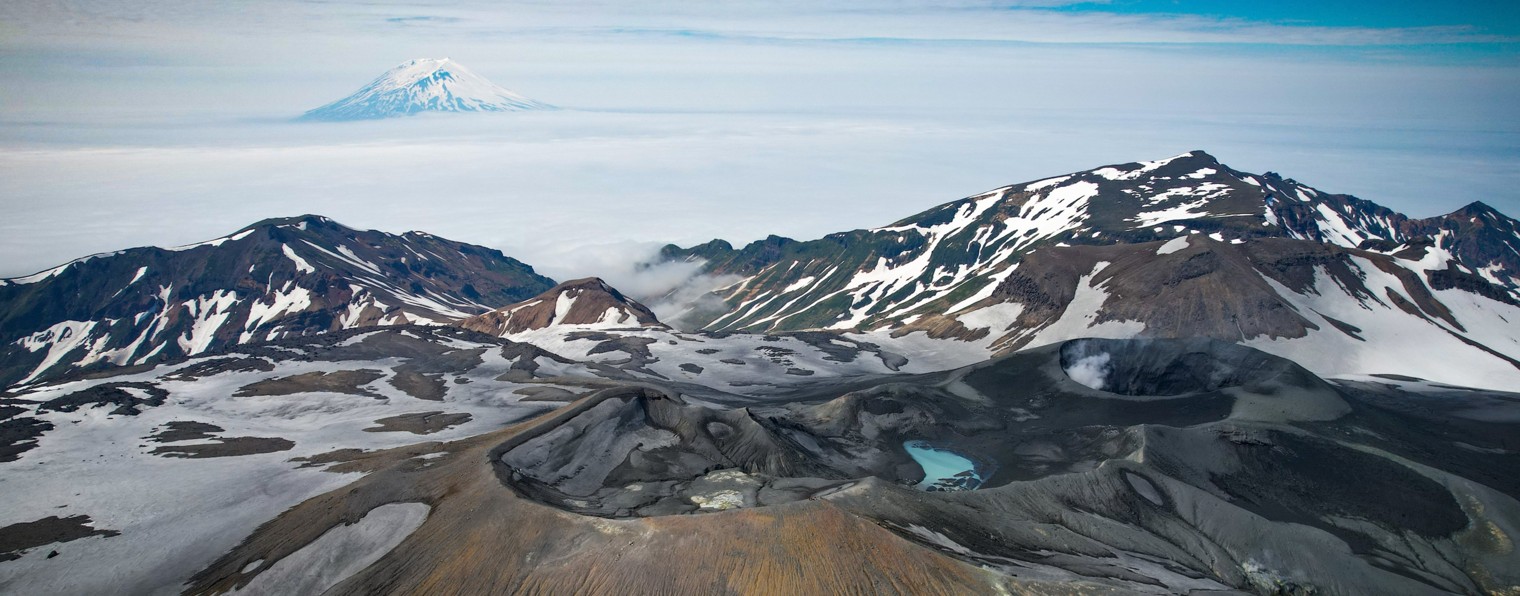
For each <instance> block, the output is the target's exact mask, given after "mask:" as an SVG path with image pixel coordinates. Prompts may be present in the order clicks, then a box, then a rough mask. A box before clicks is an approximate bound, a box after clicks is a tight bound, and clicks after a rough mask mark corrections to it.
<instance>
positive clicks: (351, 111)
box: [301, 58, 554, 121]
mask: <svg viewBox="0 0 1520 596" xmlns="http://www.w3.org/2000/svg"><path fill="white" fill-rule="evenodd" d="M548 109H554V106H551V105H549V104H546V103H542V102H538V101H534V100H531V99H528V98H526V97H523V96H521V95H518V94H516V93H513V92H511V91H508V90H506V89H503V88H501V87H498V86H497V85H496V84H494V83H492V82H491V81H488V80H486V79H485V77H482V76H480V75H478V74H475V73H474V72H471V71H470V69H468V68H465V67H464V65H463V64H460V63H458V62H454V61H453V60H449V59H448V58H421V59H417V60H411V61H408V62H405V63H402V64H401V65H400V66H397V67H395V68H392V69H390V70H388V71H386V73H385V74H383V75H380V77H379V78H377V79H375V80H374V81H371V82H370V83H369V84H368V85H365V86H364V87H362V88H360V89H359V90H358V91H355V92H354V93H353V94H351V95H349V96H348V97H345V98H343V99H340V100H338V101H335V102H332V103H330V104H327V105H325V106H322V107H320V108H317V109H314V110H311V111H309V112H306V114H304V115H302V116H301V119H302V120H329V121H340V120H372V119H377V118H391V117H394V116H409V115H412V114H418V113H422V112H516V111H522V110H548Z"/></svg>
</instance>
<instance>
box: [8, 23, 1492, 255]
mask: <svg viewBox="0 0 1520 596" xmlns="http://www.w3.org/2000/svg"><path fill="white" fill-rule="evenodd" d="M1504 4H1505V3H1495V2H1457V3H1438V2H1427V1H1420V2H1414V1H1404V2H1391V3H1390V2H1379V3H1374V2H1370V1H1360V2H1350V3H1341V4H1340V5H1339V6H1337V7H1325V6H1320V5H1319V4H1317V3H1311V2H1299V1H1296V0H1295V1H1290V2H1283V3H1274V4H1273V6H1271V7H1260V6H1253V7H1224V6H1219V3H1213V2H1203V1H1202V0H1196V1H1191V0H1181V1H1159V0H1158V1H1149V0H1133V1H1126V0H1114V1H1113V2H1065V1H1062V0H1035V1H1030V2H1019V1H1014V2H1001V3H992V2H980V1H975V0H964V1H952V2H913V1H906V0H904V1H897V2H888V3H881V2H865V1H864V0H825V1H823V2H800V1H794V0H775V1H770V2H760V3H754V2H730V1H720V2H710V3H702V4H701V5H698V6H692V5H689V4H688V3H677V2H638V3H622V2H611V1H606V2H601V1H596V0H581V1H576V2H518V3H510V4H505V5H503V4H496V3H488V2H475V1H473V0H462V1H458V2H447V3H438V4H423V3H415V2H379V3H371V2H364V3H360V2H297V1H278V2H259V3H251V4H238V5H228V4H226V3H197V2H188V1H183V0H155V1H149V2H108V1H104V0H90V1H83V2H56V1H46V2H24V3H23V2H16V3H7V4H5V5H3V6H0V75H3V76H4V77H5V80H6V81H7V82H8V84H7V85H6V86H4V87H3V88H0V200H3V201H4V205H3V206H4V209H5V211H6V213H7V217H6V218H5V220H4V221H3V222H0V255H4V257H5V258H4V260H3V261H0V276H13V275H25V274H28V273H31V272H34V271H37V270H40V269H44V268H47V267H50V266H53V265H56V264H59V263H62V262H65V261H67V260H70V259H72V258H75V257H78V256H82V255H85V254H89V253H95V252H103V251H110V250H116V249H120V248H126V247H130V246H139V245H160V246H168V245H177V244H186V243H191V242H195V241H198V240H202V239H206V238H211V237H215V236H220V235H223V234H226V233H229V232H231V231H233V230H236V229H238V228H240V227H243V226H245V225H247V224H250V223H252V222H254V221H257V220H260V219H264V218H268V217H278V216H288V215H296V214H300V213H319V214H322V215H326V216H329V217H332V218H334V219H336V220H338V221H340V222H342V223H344V224H347V225H350V226H354V227H361V228H376V229H382V230H386V231H391V232H397V233H399V232H402V231H406V230H411V229H417V230H425V231H428V232H431V233H434V234H438V235H441V236H445V237H449V238H452V239H456V240H461V241H466V242H474V243H478V244H484V245H488V246H493V247H496V248H501V249H502V250H504V251H505V252H507V254H509V255H512V256H514V257H517V258H519V259H521V260H523V261H525V262H527V263H529V264H532V265H535V266H538V267H539V268H540V270H541V271H544V272H545V273H546V274H548V275H551V276H554V277H557V278H561V279H565V278H569V277H575V276H580V275H587V274H600V273H602V272H603V271H606V270H608V269H617V268H618V267H623V266H626V264H627V262H628V260H629V258H630V257H632V256H638V255H639V254H644V253H642V252H641V251H647V250H650V249H651V247H654V246H658V245H659V244H662V243H664V242H676V243H681V244H693V243H698V242H703V241H706V240H708V239H711V238H724V239H727V240H729V241H731V242H733V243H735V244H741V243H744V242H748V241H750V240H754V239H757V238H760V237H763V236H765V235H766V234H779V235H785V236H791V237H794V238H800V239H806V238H815V237H818V236H820V235H822V234H826V233H829V232H834V231H840V230H847V229H853V228H861V227H872V226H880V225H885V224H887V223H890V222H892V221H894V220H897V219H900V218H902V217H904V216H907V215H910V214H913V213H916V212H919V211H922V210H923V209H926V208H928V207H930V206H933V205H936V204H939V203H942V202H945V201H949V200H953V199H956V198H959V197H962V196H967V195H971V194H974V193H976V192H979V191H982V190H986V189H989V188H995V187H998V186H1002V185H1006V184H1011V183H1016V182H1022V181H1027V180H1033V179H1036V178H1041V177H1046V176H1051V175H1057V174H1062V173H1066V172H1069V171H1075V170H1082V169H1088V168H1092V167H1096V166H1100V165H1104V164H1109V163H1122V162H1129V161H1135V160H1141V159H1153V158H1160V157H1166V156H1169V155H1174V154H1177V153H1181V152H1184V151H1187V150H1191V149H1205V150H1208V151H1209V152H1211V153H1212V154H1214V155H1215V156H1217V157H1218V158H1219V159H1220V160H1221V161H1223V162H1225V163H1227V164H1229V165H1231V166H1232V167H1235V168H1239V169H1244V170H1247V171H1253V172H1262V171H1266V170H1273V171H1277V172H1280V173H1282V174H1283V175H1285V176H1289V177H1293V178H1296V179H1298V180H1300V181H1303V182H1305V183H1307V184H1310V185H1312V186H1316V187H1318V188H1321V189H1324V190H1326V191H1330V192H1344V193H1350V194H1355V195H1357V196H1360V197H1362V198H1365V199H1369V200H1373V201H1376V202H1378V203H1381V204H1383V205H1386V206H1388V207H1391V208H1393V209H1396V210H1399V211H1403V212H1405V213H1408V214H1410V215H1412V216H1417V217H1420V216H1430V215H1436V214H1439V213H1445V212H1449V211H1451V210H1453V209H1456V208H1457V207H1460V206H1462V205H1464V204H1467V203H1470V202H1472V201H1474V200H1481V201H1483V202H1485V203H1488V204H1490V205H1493V206H1495V207H1497V208H1498V209H1500V210H1501V211H1504V212H1506V213H1508V214H1510V215H1516V214H1520V191H1517V190H1516V189H1517V188H1520V168H1516V167H1515V164H1516V158H1517V157H1520V60H1517V57H1520V51H1517V49H1520V43H1517V41H1520V16H1517V13H1520V9H1517V8H1515V7H1513V6H1506V5H1504ZM442 56H448V57H451V58H453V59H455V60H457V61H458V62H460V63H462V64H465V65H467V66H469V68H471V69H472V70H474V71H475V72H477V73H479V74H481V75H483V76H485V77H487V78H489V79H490V80H491V81H492V82H494V83H496V84H498V85H501V86H503V87H506V88H508V89H512V90H513V91H516V92H518V93H521V94H523V95H525V96H527V97H530V98H533V99H536V100H540V101H544V102H548V103H551V104H555V105H558V106H561V107H564V108H566V109H565V110H562V111H557V112H544V113H511V114H500V115H481V116H474V115H460V116H451V115H439V116H424V117H416V118H406V119H399V120H388V121H380V122H366V123H342V124H322V123H295V122H292V121H291V119H292V118H294V117H295V116H298V115H300V114H301V113H302V112H304V111H306V110H309V109H311V108H313V107H316V106H319V105H322V104H325V103H327V102H329V101H332V100H334V99H337V98H340V97H342V96H344V95H346V94H348V93H350V92H352V91H354V90H355V89H357V88H359V87H360V86H361V85H363V84H364V83H366V82H368V81H369V80H371V79H372V78H374V77H375V76H377V75H379V74H380V73H381V72H384V71H385V70H387V69H389V68H391V67H393V66H395V65H396V64H399V63H401V62H403V61H406V60H409V59H413V58H422V57H442Z"/></svg>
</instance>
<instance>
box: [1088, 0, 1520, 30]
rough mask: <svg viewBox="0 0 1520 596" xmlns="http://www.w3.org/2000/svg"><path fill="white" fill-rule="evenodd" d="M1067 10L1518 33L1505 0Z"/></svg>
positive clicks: (1199, 2)
mask: <svg viewBox="0 0 1520 596" xmlns="http://www.w3.org/2000/svg"><path fill="white" fill-rule="evenodd" d="M1065 8H1066V9H1068V10H1073V11H1090V12H1115V13H1124V14H1192V15H1204V16H1214V17H1229V18H1238V19H1245V20H1251V21H1274V22H1279V23H1290V24H1303V25H1318V26H1326V27H1453V26H1455V27H1471V28H1473V29H1474V31H1475V32H1478V33H1488V34H1495V35H1515V34H1516V33H1520V9H1517V8H1516V6H1515V3H1513V2H1507V1H1505V0H1485V1H1477V2H1473V1H1470V0H1469V1H1457V2H1439V1H1431V0H1342V1H1334V2H1326V1H1323V0H1319V1H1316V0H1273V1H1271V2H1241V1H1229V0H1225V1H1222V0H1111V1H1109V2H1081V3H1076V4H1072V5H1070V6H1067V7H1065Z"/></svg>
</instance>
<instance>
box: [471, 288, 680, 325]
mask: <svg viewBox="0 0 1520 596" xmlns="http://www.w3.org/2000/svg"><path fill="white" fill-rule="evenodd" d="M459 326H461V327H464V328H465V329H469V330H471V331H479V332H481V333H488V334H491V335H497V336H506V335H511V334H515V333H521V332H524V331H532V330H536V329H546V328H549V327H561V326H576V327H586V328H632V327H664V325H663V324H662V323H660V321H659V319H657V318H655V315H654V313H653V312H652V311H650V310H649V309H648V308H647V307H645V306H644V305H642V304H639V303H638V302H637V301H635V300H633V299H631V298H628V297H627V296H624V295H623V293H622V292H619V291H617V289H616V288H613V287H612V286H610V285H608V284H607V282H605V281H602V280H601V278H597V277H586V278H581V279H572V280H570V281H567V282H563V283H560V284H559V285H557V286H554V287H553V288H550V289H549V290H548V291H546V292H544V293H543V294H540V295H538V296H536V297H534V298H530V299H528V300H524V301H522V302H519V303H517V304H513V305H510V306H504V307H502V308H499V309H496V310H494V311H492V312H488V313H486V314H483V315H478V316H475V317H471V318H469V319H465V320H464V321H461V322H460V323H459Z"/></svg>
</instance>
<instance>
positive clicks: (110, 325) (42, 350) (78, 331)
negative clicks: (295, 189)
mask: <svg viewBox="0 0 1520 596" xmlns="http://www.w3.org/2000/svg"><path fill="white" fill-rule="evenodd" d="M553 283H554V282H553V280H550V279H549V278H546V277H543V276H541V275H538V274H536V273H534V272H533V268H532V267H529V266H527V265H524V264H523V263H520V262H518V261H516V260H514V259H511V258H509V257H507V256H505V255H503V254H501V252H500V251H497V250H495V249H490V248H485V247H481V246H473V245H469V244H463V243H459V242H454V241H451V240H445V239H443V238H438V237H435V236H432V235H429V234H425V233H421V232H407V233H406V234H402V235H399V236H398V235H392V234H387V233H384V232H378V231H373V230H369V231H361V230H353V229H350V228H347V227H344V226H342V225H340V224H338V223H337V222H334V221H332V220H330V219H327V218H325V217H319V216H313V215H307V216H302V217H296V218H285V219H271V220H265V221H262V222H259V223H256V224H254V225H251V226H249V227H247V228H244V229H242V230H240V231H238V232H236V233H234V234H231V235H229V236H225V237H222V238H217V239H215V240H210V241H207V242H202V243H199V244H194V245H190V246H181V247H176V248H156V247H145V248H133V249H128V250H123V251H118V252H115V253H108V254H100V255H93V256H89V257H85V258H82V259H78V260H75V261H72V262H69V263H66V264H64V265H61V266H58V267H55V268H53V269H49V270H47V271H43V272H40V273H37V274H34V275H29V276H26V277H19V278H13V279H5V280H0V386H5V385H11V384H14V383H26V382H32V381H37V380H43V379H48V378H52V377H56V376H58V375H60V374H63V373H66V372H68V371H72V370H76V369H80V368H92V367H103V366H110V365H136V364H143V363H147V362H155V361H159V360H163V359H169V358H174V357H176V356H182V355H194V354H201V353H205V352H209V351H215V350H219V349H222V348H226V347H228V346H233V345H238V344H244V343H249V342H255V341H264V340H270V339H275V338H280V337H290V336H297V335H305V334H311V333H320V332H324V331H332V330H336V329H348V328H354V327H367V326H372V325H395V324H407V323H429V324H431V323H437V324H444V323H451V322H454V321H458V320H461V319H464V318H468V317H471V316H474V315H477V314H481V313H483V312H488V311H490V310H491V309H494V308H497V307H500V306H503V305H507V304H512V303H515V302H518V301H521V300H522V299H524V298H527V297H530V296H533V295H536V294H539V293H541V292H543V291H544V290H545V289H547V288H549V287H551V286H552V285H553Z"/></svg>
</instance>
